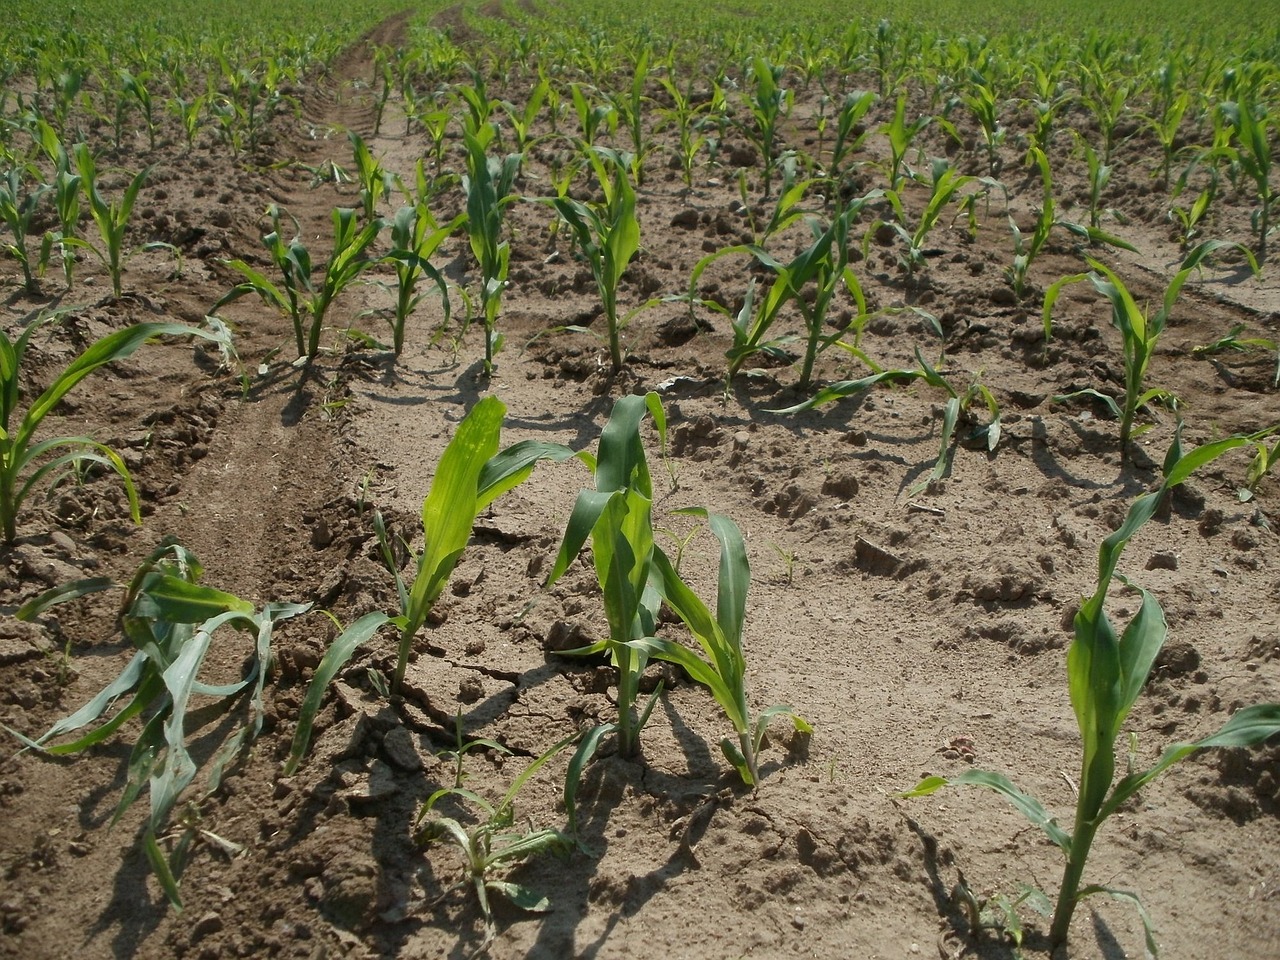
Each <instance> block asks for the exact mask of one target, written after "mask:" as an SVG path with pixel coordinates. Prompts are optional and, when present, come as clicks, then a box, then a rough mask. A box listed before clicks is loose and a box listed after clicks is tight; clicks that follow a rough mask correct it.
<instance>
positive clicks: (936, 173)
mask: <svg viewBox="0 0 1280 960" xmlns="http://www.w3.org/2000/svg"><path fill="white" fill-rule="evenodd" d="M932 174H933V175H932V177H931V178H930V187H931V189H930V193H929V200H928V201H927V202H926V203H925V207H924V210H923V211H922V212H921V214H920V222H919V223H918V224H917V225H916V228H915V229H914V230H908V229H907V227H906V224H907V213H906V210H905V209H904V207H903V204H902V194H901V193H900V192H899V191H898V190H888V191H886V192H885V197H886V199H888V201H889V204H890V205H891V206H892V207H893V214H894V219H893V220H892V221H890V222H889V224H888V225H889V227H891V228H892V229H893V232H894V233H896V234H897V235H898V236H899V237H900V238H901V239H902V240H903V241H904V242H905V243H906V245H907V252H906V256H904V257H902V258H901V261H900V262H901V263H902V266H903V268H904V269H905V270H906V271H907V276H908V277H910V278H914V277H915V275H916V271H918V270H920V269H921V268H923V267H924V265H925V252H926V251H925V242H926V241H927V240H928V238H929V234H930V233H932V232H933V228H934V227H936V226H937V224H938V220H939V219H940V218H941V216H942V213H943V211H944V210H945V209H946V207H947V204H949V203H950V202H951V200H952V198H954V197H955V195H956V193H957V192H958V191H959V190H960V189H961V188H962V187H964V186H966V185H967V184H969V183H971V182H973V180H974V178H973V177H967V176H962V175H961V174H960V173H959V171H957V170H956V169H955V168H954V167H953V166H951V164H950V163H949V162H947V161H946V160H935V161H934V162H933V171H932ZM880 224H881V222H880V221H877V222H876V223H875V224H873V225H872V227H871V230H869V231H868V233H867V236H868V238H870V236H871V234H872V233H873V232H874V231H875V229H876V228H877V227H879V226H880Z"/></svg>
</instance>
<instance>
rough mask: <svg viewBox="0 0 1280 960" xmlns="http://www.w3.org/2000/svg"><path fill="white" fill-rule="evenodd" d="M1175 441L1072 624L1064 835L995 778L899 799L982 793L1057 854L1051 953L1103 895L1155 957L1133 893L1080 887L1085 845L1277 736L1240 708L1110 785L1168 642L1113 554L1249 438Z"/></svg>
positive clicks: (1258, 716) (941, 782)
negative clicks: (1132, 597)
mask: <svg viewBox="0 0 1280 960" xmlns="http://www.w3.org/2000/svg"><path fill="white" fill-rule="evenodd" d="M1180 433H1181V425H1179V430H1178V432H1176V433H1175V436H1174V442H1173V445H1172V446H1171V447H1170V449H1169V453H1168V455H1167V456H1166V457H1165V462H1164V469H1163V479H1162V481H1161V483H1160V486H1159V487H1158V488H1157V489H1156V490H1155V491H1153V492H1151V493H1147V494H1144V495H1143V496H1141V497H1139V498H1138V499H1137V500H1135V501H1134V502H1133V503H1132V504H1131V505H1130V507H1129V512H1128V515H1127V516H1126V517H1125V521H1124V523H1123V524H1122V525H1121V526H1120V528H1119V529H1117V530H1116V531H1115V532H1114V533H1112V534H1111V535H1110V536H1109V537H1107V538H1106V540H1104V541H1103V543H1102V546H1101V547H1100V548H1099V550H1098V579H1097V587H1096V589H1095V591H1094V593H1093V595H1092V596H1090V597H1089V598H1087V599H1086V600H1085V601H1084V602H1083V603H1082V604H1081V606H1080V609H1079V611H1078V612H1077V613H1076V616H1075V638H1074V640H1073V641H1072V644H1071V649H1070V651H1069V652H1068V654H1067V685H1068V688H1069V691H1070V696H1071V705H1072V707H1073V708H1074V710H1075V714H1076V720H1077V723H1078V726H1079V729H1080V738H1081V741H1082V743H1081V746H1082V757H1081V763H1080V779H1079V782H1078V789H1077V793H1076V809H1075V822H1074V826H1073V828H1072V830H1071V831H1070V832H1068V831H1067V830H1064V829H1063V828H1062V827H1061V826H1059V824H1058V822H1057V820H1056V819H1055V818H1054V817H1053V816H1052V815H1051V814H1050V813H1049V812H1048V811H1047V810H1046V809H1045V808H1044V807H1043V806H1042V805H1041V803H1040V802H1039V801H1038V800H1036V799H1035V798H1034V797H1031V796H1030V795H1028V794H1026V793H1024V792H1023V791H1022V790H1020V789H1019V788H1018V787H1016V786H1015V785H1014V784H1013V782H1012V781H1010V780H1009V779H1008V778H1007V777H1006V776H1004V775H1003V774H999V773H992V772H988V771H985V770H967V771H965V772H963V773H961V774H959V775H958V776H955V777H950V778H947V777H938V776H933V777H927V778H925V779H924V780H922V781H921V782H920V783H919V784H917V786H916V787H915V788H914V789H913V790H911V791H909V792H908V793H906V794H904V796H907V797H918V796H928V795H929V794H932V793H934V792H936V791H937V790H940V789H942V788H943V787H945V786H948V785H953V784H954V785H970V786H978V787H985V788H986V789H988V790H992V791H994V792H996V793H999V794H1000V795H1002V796H1003V797H1005V798H1006V799H1007V800H1009V802H1010V803H1012V804H1013V806H1014V807H1015V808H1016V809H1017V810H1018V811H1019V812H1021V813H1022V814H1023V815H1024V816H1026V817H1027V819H1028V820H1030V821H1031V823H1032V824H1033V825H1035V826H1037V827H1039V828H1040V829H1041V830H1043V831H1044V833H1045V834H1046V836H1048V838H1049V839H1050V840H1051V841H1052V842H1053V843H1054V844H1056V845H1057V846H1058V847H1060V848H1061V850H1062V852H1063V854H1064V856H1065V857H1066V866H1065V869H1064V872H1063V877H1062V883H1061V885H1060V886H1059V889H1058V896H1057V903H1056V906H1055V908H1054V913H1053V920H1052V923H1051V925H1050V928H1049V944H1050V947H1051V948H1056V947H1058V946H1060V945H1062V944H1064V943H1066V942H1067V936H1068V933H1069V931H1070V927H1071V918H1072V916H1073V915H1074V913H1075V909H1076V907H1077V906H1078V905H1079V904H1080V903H1081V902H1082V901H1083V900H1084V899H1085V898H1086V897H1090V896H1094V895H1096V894H1107V895H1109V896H1112V897H1116V898H1118V899H1122V900H1127V901H1130V902H1133V903H1135V904H1138V907H1139V912H1140V916H1141V918H1142V923H1143V927H1144V929H1145V931H1146V947H1147V950H1148V951H1149V952H1150V953H1152V954H1155V953H1156V952H1157V944H1156V942H1155V936H1154V932H1153V930H1152V927H1151V922H1150V918H1149V917H1148V916H1147V914H1146V912H1145V910H1142V908H1141V904H1140V903H1139V901H1138V898H1137V895H1136V894H1135V893H1133V892H1131V891H1127V890H1116V889H1113V888H1111V887H1108V886H1105V885H1102V884H1089V885H1084V883H1083V880H1084V869H1085V865H1086V862H1087V860H1088V857H1089V851H1090V849H1091V847H1092V846H1093V841H1094V837H1095V836H1096V834H1097V832H1098V830H1099V829H1100V828H1101V827H1102V825H1103V823H1104V822H1105V821H1106V820H1107V818H1108V817H1109V816H1111V814H1113V813H1115V812H1116V810H1118V809H1119V808H1120V807H1121V806H1122V805H1123V804H1124V803H1125V802H1126V801H1127V800H1129V799H1130V798H1131V797H1132V796H1134V794H1136V793H1137V792H1138V791H1139V790H1140V789H1142V788H1143V787H1144V786H1146V785H1147V784H1148V783H1150V782H1151V781H1152V780H1154V779H1155V778H1156V777H1157V776H1159V775H1160V774H1161V773H1163V772H1164V771H1165V770H1166V769H1168V768H1169V767H1171V766H1173V765H1174V764H1175V763H1177V762H1178V761H1179V760H1181V759H1183V758H1184V757H1187V756H1189V755H1191V754H1192V753H1194V752H1196V751H1198V750H1203V749H1206V748H1208V747H1247V746H1254V745H1256V744H1260V743H1263V742H1264V741H1266V740H1267V739H1268V738H1270V737H1273V736H1275V735H1276V734H1277V733H1280V704H1262V705H1258V706H1252V707H1245V708H1243V709H1241V710H1239V711H1237V712H1236V713H1235V714H1234V715H1233V716H1232V717H1231V719H1230V720H1228V721H1227V723H1226V724H1225V725H1224V726H1223V727H1222V728H1221V729H1220V730H1219V731H1218V732H1217V733H1215V734H1212V735H1210V736H1208V737H1205V738H1203V739H1201V740H1197V741H1195V742H1193V743H1176V744H1173V745H1172V746H1169V747H1167V748H1165V750H1164V752H1163V754H1162V755H1161V757H1160V759H1159V760H1158V761H1157V762H1156V763H1155V764H1153V765H1152V766H1150V767H1148V768H1147V769H1145V770H1140V769H1136V765H1135V762H1134V761H1133V760H1132V759H1131V761H1130V766H1129V769H1128V771H1127V773H1126V774H1125V775H1124V776H1122V777H1121V778H1120V779H1119V780H1118V781H1117V780H1116V779H1115V774H1116V763H1117V757H1116V740H1117V738H1118V737H1119V736H1120V733H1121V730H1122V728H1123V726H1124V722H1125V719H1126V718H1127V717H1128V715H1129V711H1130V709H1131V708H1132V707H1133V704H1134V702H1135V701H1136V700H1137V698H1138V695H1139V694H1140V693H1141V692H1142V689H1143V687H1144V686H1145V684H1146V682H1147V677H1148V676H1149V674H1150V672H1151V669H1152V667H1153V666H1154V664H1155V662H1156V658H1157V657H1158V656H1159V654H1160V650H1161V648H1162V647H1163V646H1164V642H1165V638H1166V636H1167V633H1168V625H1167V623H1166V622H1165V617H1164V612H1163V611H1162V610H1161V608H1160V604H1159V601H1157V600H1156V598H1155V597H1154V596H1152V595H1151V594H1150V593H1149V592H1148V591H1146V590H1145V589H1143V588H1141V587H1137V586H1135V585H1133V584H1131V583H1130V582H1129V581H1128V580H1127V578H1125V577H1124V576H1123V575H1122V574H1120V573H1118V572H1117V570H1116V568H1117V566H1118V564H1119V561H1120V557H1121V554H1122V553H1123V552H1124V549H1125V547H1126V546H1127V545H1128V543H1129V541H1130V540H1131V539H1132V538H1133V537H1134V535H1135V534H1137V532H1138V531H1139V530H1140V529H1141V528H1142V526H1143V525H1144V524H1145V523H1146V522H1147V521H1148V520H1150V519H1151V517H1152V516H1153V515H1154V514H1155V512H1156V509H1157V508H1158V507H1159V505H1160V502H1161V501H1162V500H1163V499H1164V497H1165V496H1166V495H1167V494H1168V493H1169V491H1170V490H1172V489H1173V488H1174V487H1176V486H1177V485H1178V484H1180V483H1182V482H1183V481H1185V480H1186V479H1187V478H1188V477H1189V476H1190V475H1191V474H1192V473H1193V472H1194V471H1195V470H1197V469H1198V468H1200V467H1202V466H1204V465H1206V464H1208V463H1210V462H1212V461H1213V460H1215V459H1217V458H1218V457H1219V456H1221V455H1222V454H1223V453H1226V452H1227V451H1228V450H1232V449H1235V448H1236V447H1240V446H1245V445H1247V444H1249V443H1250V442H1252V438H1251V437H1245V436H1234V437H1228V438H1226V439H1224V440H1218V441H1216V442H1213V443H1207V444H1205V445H1203V446H1201V447H1197V448H1196V449H1194V450H1191V451H1190V452H1187V453H1185V454H1184V453H1183V451H1182V445H1181V440H1180ZM1117 580H1118V581H1120V582H1121V583H1122V584H1124V585H1126V586H1129V587H1131V588H1133V589H1135V590H1137V592H1138V595H1139V597H1140V606H1139V609H1138V612H1137V613H1136V614H1134V616H1133V618H1132V619H1131V620H1130V621H1129V624H1128V626H1127V627H1125V629H1124V631H1123V632H1122V633H1121V634H1120V635H1117V634H1116V631H1115V628H1114V627H1113V626H1112V624H1111V621H1110V619H1109V618H1108V616H1107V613H1106V610H1105V609H1104V605H1105V603H1106V600H1107V593H1108V591H1109V589H1110V587H1111V585H1112V583H1113V582H1114V581H1117ZM1131 738H1132V739H1136V735H1132V734H1131Z"/></svg>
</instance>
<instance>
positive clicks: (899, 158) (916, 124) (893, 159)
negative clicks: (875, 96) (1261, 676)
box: [880, 94, 934, 191]
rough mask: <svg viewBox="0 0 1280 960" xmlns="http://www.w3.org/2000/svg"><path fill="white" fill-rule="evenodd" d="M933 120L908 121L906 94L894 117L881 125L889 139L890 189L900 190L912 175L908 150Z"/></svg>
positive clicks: (899, 103)
mask: <svg viewBox="0 0 1280 960" xmlns="http://www.w3.org/2000/svg"><path fill="white" fill-rule="evenodd" d="M882 96H883V94H882ZM933 120H934V118H933V117H930V116H921V117H917V118H916V119H915V120H914V121H912V122H911V123H907V97H906V94H903V95H902V96H900V97H898V102H897V105H896V106H895V107H894V108H893V119H892V120H890V121H889V122H888V123H885V124H882V125H881V127H880V133H882V134H884V136H885V137H886V138H887V139H888V141H889V169H888V174H889V189H890V190H895V191H900V190H901V189H902V182H903V180H904V179H905V178H906V177H908V176H910V170H909V169H907V151H909V150H910V149H911V146H912V144H914V143H915V140H916V137H918V136H919V135H920V132H921V131H922V130H924V128H925V127H927V126H928V125H929V124H930V123H932V122H933Z"/></svg>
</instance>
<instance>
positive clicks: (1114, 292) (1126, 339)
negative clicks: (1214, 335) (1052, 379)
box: [1044, 240, 1258, 461]
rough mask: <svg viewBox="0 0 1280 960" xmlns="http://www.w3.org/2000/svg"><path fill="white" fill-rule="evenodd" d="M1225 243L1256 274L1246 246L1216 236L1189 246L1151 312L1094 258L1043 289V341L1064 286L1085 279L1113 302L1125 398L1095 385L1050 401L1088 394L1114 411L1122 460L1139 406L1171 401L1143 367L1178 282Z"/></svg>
mask: <svg viewBox="0 0 1280 960" xmlns="http://www.w3.org/2000/svg"><path fill="white" fill-rule="evenodd" d="M1223 246H1235V247H1238V248H1239V249H1241V250H1243V251H1244V253H1245V254H1246V256H1247V257H1248V258H1249V262H1250V264H1251V266H1252V267H1253V269H1254V272H1255V273H1256V272H1257V269H1258V264H1257V262H1256V261H1255V260H1254V259H1253V254H1252V253H1250V252H1249V251H1248V250H1247V249H1245V248H1243V247H1240V245H1239V244H1227V243H1225V242H1223V241H1219V240H1206V241H1205V242H1204V243H1202V244H1200V245H1199V246H1198V247H1196V248H1195V249H1194V250H1192V251H1191V253H1190V254H1188V255H1187V257H1186V259H1185V260H1183V261H1182V267H1181V269H1180V270H1179V271H1178V273H1177V274H1175V275H1174V278H1173V279H1172V280H1171V281H1170V282H1169V286H1168V287H1167V288H1166V289H1165V292H1164V302H1163V304H1162V305H1161V307H1160V309H1159V310H1157V311H1156V312H1155V313H1153V314H1151V315H1150V316H1148V315H1147V313H1146V311H1145V310H1143V309H1142V308H1141V307H1139V306H1138V304H1137V302H1136V301H1135V300H1134V299H1133V295H1132V294H1131V293H1130V292H1129V289H1128V288H1127V287H1126V286H1125V285H1124V282H1123V281H1122V280H1121V279H1120V278H1119V277H1118V276H1116V274H1115V273H1114V272H1113V271H1112V270H1111V269H1110V268H1109V267H1107V266H1106V265H1105V264H1103V263H1101V262H1099V261H1097V260H1094V259H1093V258H1092V257H1089V258H1087V259H1088V262H1089V266H1090V267H1091V268H1092V269H1091V271H1090V272H1089V273H1087V274H1084V273H1078V274H1073V275H1071V276H1066V277H1063V278H1062V279H1061V280H1058V281H1057V282H1056V283H1054V284H1053V285H1052V286H1050V287H1049V289H1048V290H1047V291H1046V292H1045V297H1044V334H1045V341H1046V343H1047V342H1048V340H1049V338H1050V337H1051V336H1052V333H1053V321H1052V313H1053V306H1054V304H1055V303H1056V302H1057V300H1058V296H1059V294H1060V293H1061V292H1062V288H1063V287H1064V286H1066V285H1068V284H1071V283H1077V282H1079V281H1081V280H1088V281H1089V282H1090V283H1091V284H1092V285H1093V288H1094V289H1095V290H1097V291H1098V292H1099V293H1101V294H1102V295H1103V296H1105V297H1106V298H1107V300H1108V301H1110V303H1111V322H1112V324H1113V325H1114V326H1115V328H1116V329H1117V330H1118V331H1120V336H1121V338H1122V341H1123V349H1124V383H1125V387H1124V397H1123V398H1122V400H1121V401H1120V402H1119V403H1117V402H1116V400H1115V398H1114V397H1111V396H1109V395H1108V394H1105V393H1101V392H1099V391H1098V390H1095V389H1093V388H1086V389H1083V390H1076V391H1073V392H1071V393H1067V394H1062V395H1060V396H1057V397H1054V399H1055V400H1057V401H1064V400H1070V399H1073V398H1075V397H1081V396H1088V397H1093V398H1094V399H1097V400H1100V401H1101V402H1102V403H1103V404H1104V405H1106V407H1107V409H1108V410H1110V411H1111V413H1112V415H1113V416H1114V417H1116V419H1118V420H1119V421H1120V455H1121V457H1122V458H1123V459H1124V460H1126V461H1127V460H1128V458H1129V440H1130V437H1131V436H1132V435H1133V422H1134V419H1135V418H1136V417H1137V414H1138V410H1139V408H1141V407H1142V406H1144V405H1146V404H1148V403H1151V402H1153V401H1156V400H1159V401H1162V402H1166V403H1168V402H1171V401H1173V400H1174V397H1173V394H1172V393H1171V392H1170V391H1168V390H1166V389H1164V388H1162V387H1151V388H1147V387H1146V379H1147V368H1148V366H1149V365H1150V363H1151V358H1152V356H1153V355H1154V354H1155V348H1156V343H1157V342H1158V341H1159V339H1160V335H1161V334H1162V333H1163V332H1164V328H1165V325H1166V324H1167V323H1168V320H1169V313H1170V311H1171V310H1172V309H1173V305H1174V303H1175V302H1176V301H1177V299H1178V294H1179V293H1180V292H1181V291H1182V285H1183V284H1184V283H1186V281H1187V278H1188V277H1190V276H1191V274H1192V272H1193V271H1194V270H1195V269H1196V268H1197V267H1199V266H1200V265H1201V264H1202V263H1203V262H1204V260H1205V259H1206V258H1207V257H1208V256H1209V255H1210V254H1212V253H1213V252H1214V251H1215V250H1218V249H1220V248H1221V247H1223Z"/></svg>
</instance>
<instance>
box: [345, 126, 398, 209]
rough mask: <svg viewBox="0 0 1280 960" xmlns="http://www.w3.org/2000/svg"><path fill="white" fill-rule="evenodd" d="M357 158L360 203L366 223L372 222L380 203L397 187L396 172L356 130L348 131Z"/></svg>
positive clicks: (353, 153)
mask: <svg viewBox="0 0 1280 960" xmlns="http://www.w3.org/2000/svg"><path fill="white" fill-rule="evenodd" d="M347 139H348V140H350V141H351V150H352V155H353V156H354V158H355V171H356V182H357V183H359V184H360V205H361V207H362V208H363V210H364V219H365V222H366V223H372V222H373V220H374V219H375V218H376V217H377V215H378V203H379V201H381V200H382V198H383V197H386V196H390V194H391V193H392V192H393V191H394V190H395V189H396V187H397V183H398V181H397V178H396V175H395V174H394V173H392V172H391V171H390V170H388V169H386V168H385V167H384V166H383V165H382V163H381V161H379V160H378V159H377V158H376V157H374V155H373V154H372V153H371V152H370V150H369V145H368V144H367V143H365V142H364V138H363V137H361V136H360V134H358V133H356V132H355V131H354V130H350V131H348V132H347Z"/></svg>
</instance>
